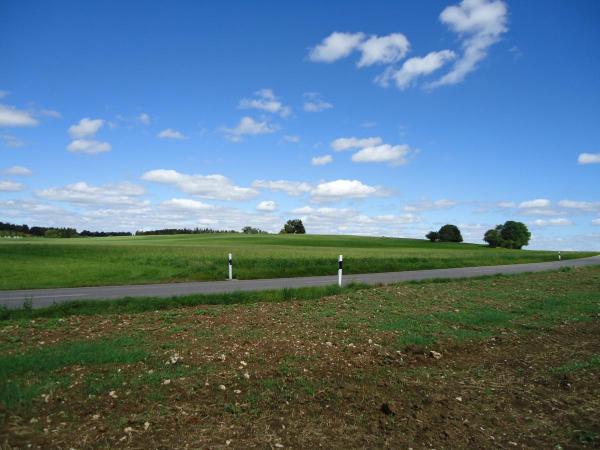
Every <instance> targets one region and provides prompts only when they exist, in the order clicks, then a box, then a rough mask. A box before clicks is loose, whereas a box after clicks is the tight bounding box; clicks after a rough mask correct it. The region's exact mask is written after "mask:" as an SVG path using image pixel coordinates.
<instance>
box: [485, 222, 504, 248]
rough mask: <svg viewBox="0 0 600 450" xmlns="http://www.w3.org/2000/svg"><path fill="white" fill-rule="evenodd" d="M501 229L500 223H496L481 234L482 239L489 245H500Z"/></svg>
mask: <svg viewBox="0 0 600 450" xmlns="http://www.w3.org/2000/svg"><path fill="white" fill-rule="evenodd" d="M501 229H502V225H498V226H497V227H496V228H492V229H490V230H487V231H486V232H485V235H484V236H483V240H484V241H485V242H487V243H488V245H489V246H490V247H502V243H503V242H502V236H501V235H500V230H501Z"/></svg>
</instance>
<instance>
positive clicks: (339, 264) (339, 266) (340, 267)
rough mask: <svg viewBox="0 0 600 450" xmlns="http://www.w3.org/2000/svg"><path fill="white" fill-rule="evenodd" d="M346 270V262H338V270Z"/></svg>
mask: <svg viewBox="0 0 600 450" xmlns="http://www.w3.org/2000/svg"><path fill="white" fill-rule="evenodd" d="M343 268H344V261H338V269H339V270H342V269H343Z"/></svg>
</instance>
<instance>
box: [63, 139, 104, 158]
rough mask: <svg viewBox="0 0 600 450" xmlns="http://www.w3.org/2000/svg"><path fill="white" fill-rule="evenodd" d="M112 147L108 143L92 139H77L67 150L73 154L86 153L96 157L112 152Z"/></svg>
mask: <svg viewBox="0 0 600 450" xmlns="http://www.w3.org/2000/svg"><path fill="white" fill-rule="evenodd" d="M111 149H112V146H111V145H110V144H109V143H108V142H101V141H95V140H90V139H75V140H74V141H72V142H71V143H70V144H69V145H68V146H67V150H69V151H70V152H73V153H85V154H88V155H95V154H97V153H104V152H109V151H111Z"/></svg>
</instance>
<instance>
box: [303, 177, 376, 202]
mask: <svg viewBox="0 0 600 450" xmlns="http://www.w3.org/2000/svg"><path fill="white" fill-rule="evenodd" d="M383 194H384V192H383V190H382V189H381V188H379V187H375V186H369V185H367V184H364V183H363V182H361V181H358V180H343V179H340V180H335V181H327V182H322V183H319V184H318V185H317V186H316V187H315V188H314V189H313V190H312V191H311V197H312V198H313V199H314V200H317V201H329V200H341V199H357V198H366V197H371V196H373V195H383Z"/></svg>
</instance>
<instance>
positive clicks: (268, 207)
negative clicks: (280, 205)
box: [256, 200, 277, 212]
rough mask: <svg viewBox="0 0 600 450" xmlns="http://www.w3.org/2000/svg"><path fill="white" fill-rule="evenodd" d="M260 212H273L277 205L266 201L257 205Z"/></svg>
mask: <svg viewBox="0 0 600 450" xmlns="http://www.w3.org/2000/svg"><path fill="white" fill-rule="evenodd" d="M256 209H257V210H258V211H265V212H273V211H275V210H276V209H277V203H275V202H274V201H272V200H265V201H262V202H260V203H259V204H258V205H256Z"/></svg>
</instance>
